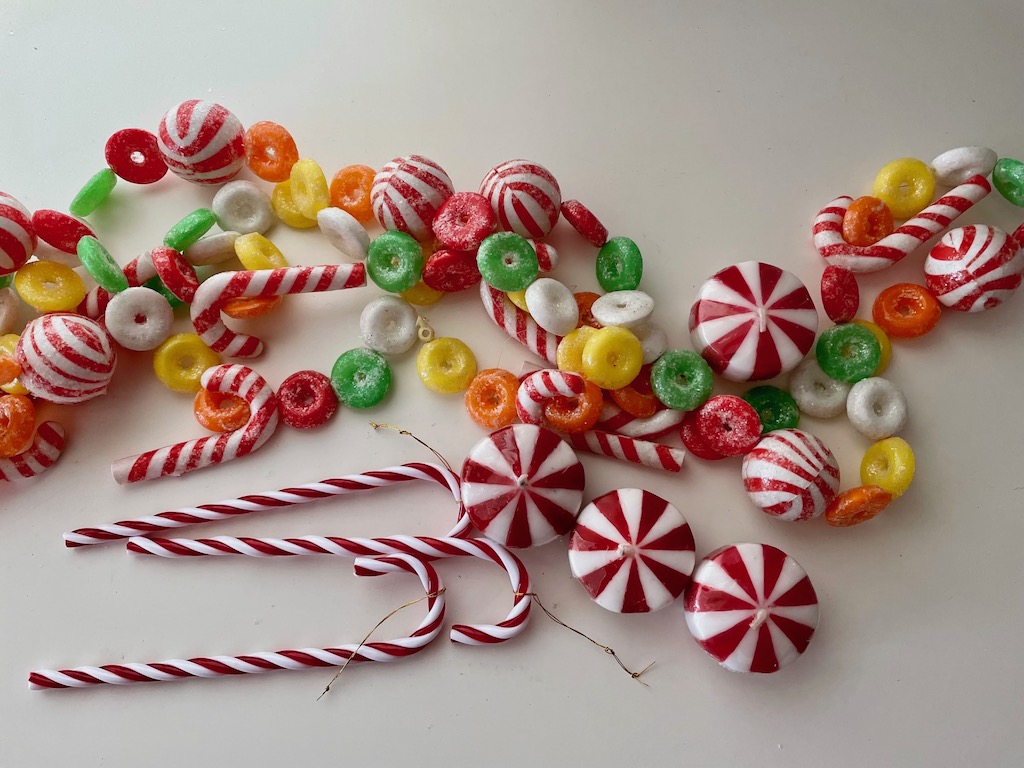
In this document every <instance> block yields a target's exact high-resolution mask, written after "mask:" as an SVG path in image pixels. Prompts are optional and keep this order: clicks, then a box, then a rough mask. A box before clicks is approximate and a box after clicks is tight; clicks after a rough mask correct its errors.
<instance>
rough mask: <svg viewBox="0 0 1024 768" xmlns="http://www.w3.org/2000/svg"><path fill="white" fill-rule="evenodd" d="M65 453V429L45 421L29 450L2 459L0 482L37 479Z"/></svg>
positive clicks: (53, 422) (0, 463) (0, 462)
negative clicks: (36, 477) (37, 476)
mask: <svg viewBox="0 0 1024 768" xmlns="http://www.w3.org/2000/svg"><path fill="white" fill-rule="evenodd" d="M63 452H64V427H62V426H61V425H60V424H58V423H57V422H55V421H44V422H43V423H42V424H40V425H39V428H38V429H37V430H36V434H35V437H33V438H32V444H31V445H30V446H29V447H28V448H26V449H25V450H24V451H22V452H21V453H19V454H17V455H16V456H11V457H10V458H2V457H0V482H6V481H11V480H25V479H26V478H29V477H35V476H36V475H38V474H41V473H43V472H45V471H46V470H48V469H49V468H50V467H52V466H53V465H54V464H55V463H56V462H57V459H59V458H60V455H61V453H63Z"/></svg>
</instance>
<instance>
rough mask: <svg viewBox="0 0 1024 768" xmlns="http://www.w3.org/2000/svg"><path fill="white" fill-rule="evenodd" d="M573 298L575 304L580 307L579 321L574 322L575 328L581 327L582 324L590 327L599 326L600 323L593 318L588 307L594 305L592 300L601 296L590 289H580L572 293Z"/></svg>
mask: <svg viewBox="0 0 1024 768" xmlns="http://www.w3.org/2000/svg"><path fill="white" fill-rule="evenodd" d="M573 298H575V299H576V306H578V307H579V308H580V321H579V322H578V323H577V324H576V327H577V328H582V327H583V326H584V325H589V326H590V327H591V328H601V327H602V326H601V324H600V323H599V322H597V320H595V319H594V314H593V312H591V311H590V308H591V307H592V306H594V302H595V301H597V300H598V299H600V298H601V297H600V296H599V295H598V294H596V293H592V292H590V291H580V292H579V293H574V294H573Z"/></svg>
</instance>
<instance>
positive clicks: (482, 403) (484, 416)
mask: <svg viewBox="0 0 1024 768" xmlns="http://www.w3.org/2000/svg"><path fill="white" fill-rule="evenodd" d="M518 391H519V379H518V378H516V375H515V374H514V373H512V371H506V370H505V369H503V368H487V369H485V370H482V371H479V372H478V373H477V375H476V376H474V377H473V380H472V381H471V382H470V383H469V387H468V388H467V389H466V398H465V399H466V412H467V413H468V414H469V417H470V418H471V419H472V420H473V421H475V422H476V423H477V424H479V425H480V426H481V427H484V428H486V429H500V428H501V427H507V426H508V425H509V424H511V423H512V422H513V421H515V418H516V393H517V392H518Z"/></svg>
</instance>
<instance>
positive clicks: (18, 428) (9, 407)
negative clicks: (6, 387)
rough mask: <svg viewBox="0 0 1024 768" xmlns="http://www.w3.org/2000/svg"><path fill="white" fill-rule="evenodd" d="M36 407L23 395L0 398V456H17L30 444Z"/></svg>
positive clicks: (33, 430) (34, 426)
mask: <svg viewBox="0 0 1024 768" xmlns="http://www.w3.org/2000/svg"><path fill="white" fill-rule="evenodd" d="M35 431H36V407H35V406H34V405H33V404H32V401H31V400H29V399H28V398H27V397H26V396H25V395H4V396H3V397H0V456H3V457H4V458H10V457H11V456H17V455H18V454H19V453H21V452H22V451H24V450H25V449H26V448H28V447H29V445H30V444H31V443H32V435H33V433H34V432H35Z"/></svg>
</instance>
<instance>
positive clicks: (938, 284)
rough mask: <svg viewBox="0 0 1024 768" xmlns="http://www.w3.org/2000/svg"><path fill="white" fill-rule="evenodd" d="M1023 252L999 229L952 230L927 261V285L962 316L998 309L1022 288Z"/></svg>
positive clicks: (944, 236)
mask: <svg viewBox="0 0 1024 768" xmlns="http://www.w3.org/2000/svg"><path fill="white" fill-rule="evenodd" d="M1021 273H1024V248H1021V247H1020V245H1019V244H1018V243H1017V242H1016V241H1015V240H1014V239H1013V238H1012V237H1010V236H1009V235H1007V234H1006V233H1005V232H1004V231H1003V230H1001V229H999V227H987V226H985V225H984V224H976V225H971V226H967V227H959V228H957V229H951V230H950V231H949V232H947V233H946V234H944V235H943V236H942V239H941V240H939V242H938V244H936V246H935V247H934V248H932V250H931V253H929V254H928V258H926V259H925V261H924V274H925V284H926V285H927V286H928V290H929V291H931V292H932V294H933V295H934V296H935V298H937V299H938V300H939V301H940V302H942V304H943V305H944V306H947V307H949V308H950V309H958V310H960V311H961V312H981V311H983V310H986V309H992V308H993V307H998V306H999V305H1000V304H1002V303H1003V302H1004V301H1006V299H1008V298H1010V296H1012V295H1013V292H1014V291H1016V290H1017V288H1019V287H1020V283H1021Z"/></svg>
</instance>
